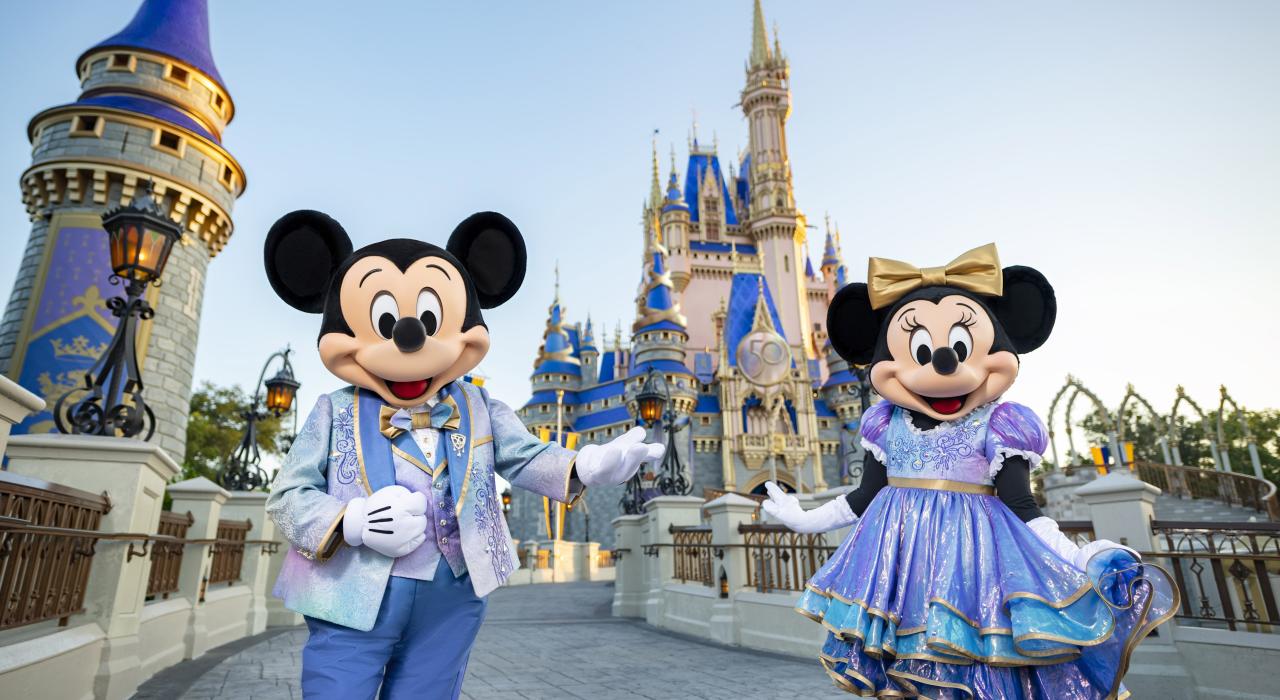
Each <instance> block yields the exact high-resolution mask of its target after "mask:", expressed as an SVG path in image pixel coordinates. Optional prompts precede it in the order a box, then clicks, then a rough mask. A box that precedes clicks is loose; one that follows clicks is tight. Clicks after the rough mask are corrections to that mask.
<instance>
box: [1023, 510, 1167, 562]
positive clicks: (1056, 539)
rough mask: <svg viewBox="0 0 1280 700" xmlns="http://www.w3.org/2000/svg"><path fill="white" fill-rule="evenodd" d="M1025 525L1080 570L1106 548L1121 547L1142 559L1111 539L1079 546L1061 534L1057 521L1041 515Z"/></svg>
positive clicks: (1140, 559) (1131, 550) (1130, 549)
mask: <svg viewBox="0 0 1280 700" xmlns="http://www.w3.org/2000/svg"><path fill="white" fill-rule="evenodd" d="M1027 527H1029V528H1031V531H1032V532H1034V533H1036V537H1039V538H1040V541H1041V542H1044V543H1045V544H1047V545H1049V549H1052V550H1053V551H1055V552H1057V553H1058V556H1060V557H1062V558H1063V559H1066V560H1067V561H1069V562H1071V565H1072V566H1074V567H1076V568H1077V569H1079V570H1081V571H1084V570H1085V567H1086V566H1087V565H1088V563H1089V559H1090V558H1091V557H1093V555H1095V554H1097V553H1098V552H1101V551H1103V550H1107V549H1123V550H1125V551H1126V552H1128V553H1130V554H1132V555H1133V558H1134V559H1136V560H1138V561H1142V557H1140V556H1138V553H1137V552H1136V551H1134V550H1133V549H1132V548H1130V547H1126V546H1124V545H1122V544H1117V543H1115V542H1112V541H1111V540H1094V541H1092V542H1086V543H1085V545H1084V546H1083V547H1080V546H1078V545H1076V543H1075V542H1072V541H1071V538H1069V537H1067V536H1066V535H1064V534H1062V530H1059V529H1058V523H1057V521H1055V520H1054V519H1053V518H1049V517H1046V516H1043V515H1042V516H1040V517H1039V518H1036V519H1035V520H1032V521H1030V522H1028V523H1027Z"/></svg>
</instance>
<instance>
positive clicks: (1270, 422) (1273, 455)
mask: <svg viewBox="0 0 1280 700" xmlns="http://www.w3.org/2000/svg"><path fill="white" fill-rule="evenodd" d="M1113 415H1114V413H1113ZM1244 416H1245V420H1246V421H1247V422H1248V424H1249V432H1250V433H1251V434H1252V436H1253V442H1254V444H1255V445H1256V446H1257V448H1258V458H1259V460H1260V461H1261V462H1262V473H1263V474H1264V475H1265V476H1266V477H1267V479H1269V480H1271V481H1272V482H1275V483H1280V410H1277V409H1266V410H1262V411H1248V410H1246V411H1245V412H1244ZM1174 420H1176V421H1177V425H1176V427H1177V430H1176V433H1177V436H1178V439H1177V443H1176V444H1177V446H1178V452H1179V453H1180V454H1181V456H1182V463H1183V464H1185V465H1187V466H1194V467H1203V468H1206V469H1212V468H1213V466H1214V464H1213V453H1212V452H1210V451H1209V443H1208V439H1207V438H1206V436H1205V435H1206V433H1205V428H1206V420H1202V419H1201V418H1200V417H1198V416H1197V417H1195V418H1188V417H1186V416H1182V415H1179V416H1177V417H1176V418H1175V419H1174ZM1207 423H1208V425H1207V427H1208V429H1209V431H1208V434H1210V435H1212V436H1213V440H1214V441H1215V442H1217V441H1218V417H1217V414H1216V413H1210V414H1209V416H1208V418H1207ZM1080 427H1082V428H1084V430H1085V433H1086V435H1087V436H1088V439H1089V440H1090V441H1091V443H1092V444H1094V445H1105V444H1107V433H1108V432H1109V430H1110V428H1109V426H1108V425H1107V422H1106V421H1105V420H1103V418H1102V415H1101V414H1099V413H1098V412H1097V411H1094V412H1093V413H1090V414H1089V415H1088V416H1086V417H1085V418H1084V420H1082V421H1080ZM1222 432H1223V437H1224V438H1225V440H1226V445H1227V454H1228V455H1229V456H1230V459H1231V471H1233V472H1236V473H1239V474H1248V475H1251V476H1252V475H1253V462H1252V460H1251V459H1250V457H1249V448H1248V446H1247V444H1246V443H1245V440H1244V431H1243V430H1242V429H1241V428H1240V421H1239V419H1238V418H1236V417H1235V416H1234V415H1224V416H1223V425H1222ZM1161 437H1164V435H1162V434H1160V431H1159V430H1158V429H1157V427H1156V423H1155V421H1154V420H1152V419H1151V416H1150V415H1149V414H1147V413H1146V412H1145V411H1130V412H1129V413H1128V414H1127V415H1126V416H1125V430H1124V439H1125V441H1126V442H1132V443H1133V453H1134V457H1135V458H1136V459H1139V460H1147V461H1151V462H1161V461H1163V460H1164V455H1163V454H1162V453H1161V451H1160V445H1159V439H1160V438H1161ZM1221 447H1222V445H1219V448H1220V449H1221ZM1170 448H1172V445H1170Z"/></svg>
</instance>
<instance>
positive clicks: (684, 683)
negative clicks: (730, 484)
mask: <svg viewBox="0 0 1280 700" xmlns="http://www.w3.org/2000/svg"><path fill="white" fill-rule="evenodd" d="M612 596H613V586H612V585H611V584H600V583H566V584H543V585H536V586H515V587H512V588H503V589H499V590H498V591H495V592H494V593H493V594H492V595H491V597H490V602H489V614H488V617H487V618H486V619H485V622H484V626H483V627H481V629H480V636H479V638H478V639H477V641H476V646H475V650H474V651H473V652H472V654H471V663H470V666H469V667H468V669H467V680H466V683H465V684H464V685H463V689H462V697H463V698H468V699H470V700H491V699H496V698H503V699H506V698H534V699H543V698H546V699H551V698H555V699H557V700H559V699H560V698H590V699H591V700H644V699H647V700H668V699H680V700H683V699H685V698H707V699H710V698H717V699H720V698H722V699H724V700H729V699H730V698H732V699H734V700H742V699H747V698H761V699H769V698H778V699H782V698H786V699H788V700H790V699H792V698H821V697H847V695H846V694H845V693H843V692H841V691H839V690H837V689H836V688H835V687H834V686H832V685H831V682H830V681H829V680H828V679H827V676H826V674H825V673H823V672H822V667H821V666H819V665H818V663H817V660H816V658H815V659H814V660H812V661H810V660H808V659H796V658H793V657H788V656H781V655H775V654H767V653H762V652H755V651H747V650H742V649H734V648H728V647H722V646H718V645H713V644H709V643H704V642H701V641H698V640H695V639H691V638H687V637H684V636H681V635H675V634H671V633H667V632H663V631H661V630H657V629H654V628H652V627H649V626H648V625H645V624H643V623H641V622H638V621H634V620H620V619H616V618H613V617H610V616H609V605H610V602H611V600H612ZM306 636H307V633H306V630H305V629H291V630H288V631H286V632H283V633H281V634H275V635H273V636H271V637H269V638H267V639H264V640H262V641H259V642H257V643H256V644H252V645H251V646H246V647H244V648H241V649H239V650H238V651H235V650H234V649H233V650H228V651H234V653H232V654H230V655H228V656H226V657H225V658H224V659H223V660H222V661H221V662H220V663H217V664H216V665H214V666H212V668H210V667H209V666H210V665H209V663H208V662H206V663H205V664H202V665H201V666H199V667H197V666H196V664H199V663H200V660H196V661H194V662H187V663H186V664H181V665H179V666H177V667H174V668H173V669H171V670H170V671H167V672H165V673H163V674H162V676H163V678H162V677H161V676H157V677H156V679H153V681H151V682H149V683H148V684H147V685H144V686H143V688H142V689H141V690H140V692H139V697H140V698H143V697H147V698H149V697H176V696H177V695H178V693H181V692H183V691H185V694H183V695H182V696H181V697H182V698H184V699H185V700H215V699H218V700H221V699H223V698H228V699H230V698H235V699H236V700H301V698H302V693H301V692H300V691H299V687H298V673H299V664H300V657H301V648H302V644H303V642H304V641H306ZM187 668H191V669H192V670H191V671H190V672H187V673H186V674H185V677H184V671H185V669H187ZM161 684H163V686H162V685H161Z"/></svg>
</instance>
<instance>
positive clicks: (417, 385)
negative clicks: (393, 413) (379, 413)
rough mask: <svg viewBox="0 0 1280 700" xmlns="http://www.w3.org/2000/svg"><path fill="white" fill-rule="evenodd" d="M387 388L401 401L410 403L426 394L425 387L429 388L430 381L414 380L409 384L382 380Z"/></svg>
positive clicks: (428, 379)
mask: <svg viewBox="0 0 1280 700" xmlns="http://www.w3.org/2000/svg"><path fill="white" fill-rule="evenodd" d="M382 381H383V382H386V384H387V388H388V389H390V390H391V393H392V394H393V395H395V397H396V398H397V399H400V400H401V401H412V400H414V399H417V398H421V397H422V396H423V395H424V394H426V393H427V387H429V386H431V379H430V378H429V377H428V378H427V379H415V380H413V381H411V382H393V381H391V380H390V379H384V380H382Z"/></svg>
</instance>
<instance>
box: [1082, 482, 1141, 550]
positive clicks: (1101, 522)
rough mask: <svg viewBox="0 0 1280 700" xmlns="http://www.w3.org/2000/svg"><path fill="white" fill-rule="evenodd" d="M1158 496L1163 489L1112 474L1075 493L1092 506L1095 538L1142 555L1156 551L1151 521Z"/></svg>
mask: <svg viewBox="0 0 1280 700" xmlns="http://www.w3.org/2000/svg"><path fill="white" fill-rule="evenodd" d="M1159 495H1160V489H1158V488H1156V487H1155V486H1152V485H1151V484H1148V483H1146V482H1145V481H1139V480H1138V479H1135V478H1134V477H1133V476H1131V475H1130V473H1129V472H1127V471H1115V472H1111V473H1110V474H1107V475H1106V476H1100V477H1098V478H1097V479H1094V480H1093V481H1091V482H1089V483H1087V484H1085V485H1084V486H1081V487H1080V488H1078V489H1076V496H1077V497H1078V498H1080V499H1081V500H1082V501H1084V502H1085V503H1086V504H1088V506H1089V512H1090V513H1091V515H1092V518H1093V534H1094V536H1095V537H1097V538H1099V539H1107V540H1111V541H1113V542H1119V543H1120V544H1122V545H1125V546H1127V547H1132V548H1134V549H1136V550H1138V551H1139V552H1154V551H1156V549H1155V547H1156V543H1155V541H1154V538H1153V537H1152V536H1151V518H1152V516H1153V515H1154V514H1155V504H1156V496H1159Z"/></svg>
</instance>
